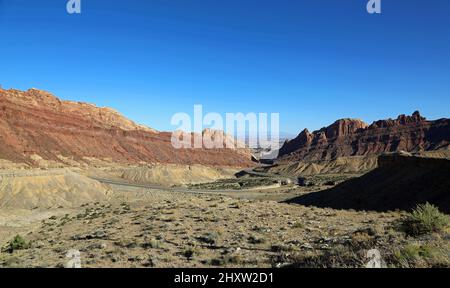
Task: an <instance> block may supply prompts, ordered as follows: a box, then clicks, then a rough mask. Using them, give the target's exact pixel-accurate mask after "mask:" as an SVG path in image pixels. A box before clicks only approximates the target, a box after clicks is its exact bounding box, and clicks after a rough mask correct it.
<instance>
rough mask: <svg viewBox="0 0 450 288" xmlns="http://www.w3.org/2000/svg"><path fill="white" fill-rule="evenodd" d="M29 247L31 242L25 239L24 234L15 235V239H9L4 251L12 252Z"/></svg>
mask: <svg viewBox="0 0 450 288" xmlns="http://www.w3.org/2000/svg"><path fill="white" fill-rule="evenodd" d="M28 247H29V243H27V241H25V239H23V237H22V236H20V235H17V236H16V237H14V239H12V240H11V241H9V243H8V245H7V246H6V247H5V249H4V251H6V252H9V253H12V252H14V251H16V250H24V249H28Z"/></svg>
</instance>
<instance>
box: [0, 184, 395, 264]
mask: <svg viewBox="0 0 450 288" xmlns="http://www.w3.org/2000/svg"><path fill="white" fill-rule="evenodd" d="M114 191H115V192H114V195H113V197H112V198H111V200H109V201H107V202H106V201H105V202H98V203H91V204H89V205H86V206H84V207H80V208H79V209H72V210H67V209H55V210H48V211H27V212H24V211H19V210H18V211H15V212H12V211H1V212H0V213H2V214H0V215H2V216H4V215H9V216H8V217H7V218H4V217H2V218H3V220H2V221H0V231H1V232H0V235H2V237H1V242H2V243H1V244H2V245H5V243H6V242H7V241H8V240H10V238H11V237H12V236H13V235H15V234H21V235H23V237H24V238H25V239H26V240H27V241H30V242H31V248H29V249H26V250H20V251H16V252H14V253H12V254H10V253H2V254H0V255H1V257H0V263H3V266H19V267H60V266H63V265H64V263H65V262H66V261H67V259H65V255H66V253H67V251H68V250H70V249H76V250H79V251H81V258H82V263H83V266H84V267H220V266H226V267H273V266H277V265H278V266H283V265H287V264H289V261H290V260H287V259H285V257H288V258H289V256H290V255H297V254H299V253H300V254H303V255H309V254H310V253H320V252H321V251H326V250H328V249H331V247H333V246H334V245H342V244H345V243H350V244H351V243H353V242H352V241H354V239H353V238H354V237H353V236H354V235H356V234H355V233H360V232H358V231H366V230H367V231H375V232H374V233H375V235H377V236H369V235H366V236H365V237H369V238H370V239H369V240H367V241H372V240H373V241H372V242H371V245H373V246H374V247H376V246H377V245H378V244H377V243H378V242H377V241H379V245H383V244H382V243H384V241H387V239H388V238H386V239H385V237H388V236H386V235H389V234H395V232H392V228H391V226H392V223H393V222H394V221H395V220H397V219H398V218H399V217H400V215H399V213H395V212H393V213H369V212H367V213H365V212H352V211H335V210H331V209H318V208H308V207H303V206H298V205H289V204H281V203H278V202H275V201H270V200H267V199H263V198H264V197H263V196H262V195H264V194H262V195H259V196H260V197H251V194H249V195H246V197H239V196H237V195H235V198H232V197H230V196H226V195H211V194H193V193H182V192H169V191H157V190H148V189H142V188H140V189H139V188H132V187H124V188H118V187H115V188H114ZM264 193H267V191H264ZM254 194H256V195H257V194H258V192H256V191H255V192H254ZM242 198H248V199H242ZM257 198H259V199H257ZM51 216H54V217H51ZM364 233H366V232H363V234H364ZM375 237H381V238H382V240H375ZM372 238H373V239H372ZM381 238H380V239H381ZM353 244H354V243H353ZM353 244H352V245H353ZM381 248H383V247H381ZM361 253H362V254H361V255H360V256H358V257H360V261H361V263H363V262H364V261H365V260H366V259H365V256H364V253H363V252H361ZM2 261H3V262H2Z"/></svg>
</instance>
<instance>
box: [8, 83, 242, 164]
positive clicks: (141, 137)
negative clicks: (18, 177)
mask: <svg viewBox="0 0 450 288" xmlns="http://www.w3.org/2000/svg"><path fill="white" fill-rule="evenodd" d="M0 159H2V160H3V161H9V162H11V163H26V164H28V165H29V166H41V163H44V162H46V163H49V162H50V163H54V164H61V165H70V166H72V165H76V164H80V163H81V164H88V165H89V164H92V163H98V162H99V161H106V162H111V163H121V164H128V163H130V164H135V163H173V164H187V165H191V164H203V165H210V166H239V167H246V166H250V165H251V155H250V153H249V152H248V151H247V150H246V149H175V148H174V147H173V146H172V144H171V133H169V132H157V131H155V130H153V129H151V128H148V127H145V126H142V125H138V124H136V123H134V122H133V121H131V120H129V119H127V118H125V117H123V116H122V115H120V114H119V113H118V112H116V111H114V110H113V109H110V108H99V107H96V106H94V105H92V104H86V103H79V102H72V101H62V100H60V99H58V98H57V97H55V96H53V95H52V94H50V93H48V92H44V91H40V90H36V89H30V90H28V91H19V90H13V89H10V90H3V89H0Z"/></svg>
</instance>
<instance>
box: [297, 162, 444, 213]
mask: <svg viewBox="0 0 450 288" xmlns="http://www.w3.org/2000/svg"><path fill="white" fill-rule="evenodd" d="M378 163H379V168H377V169H375V170H373V171H371V172H369V173H368V174H366V175H364V176H362V177H360V178H356V179H352V180H349V181H347V182H344V183H342V184H340V185H338V186H336V187H334V188H332V189H328V190H325V191H320V192H315V193H311V194H307V195H304V196H300V197H297V198H294V199H292V200H291V201H289V202H294V203H298V204H302V205H312V206H317V207H331V208H336V209H355V210H375V211H389V210H395V209H405V210H408V209H411V208H413V207H415V206H416V205H417V204H420V203H425V202H430V203H432V204H434V205H436V206H438V207H439V208H440V209H441V210H442V211H444V212H446V213H450V177H449V175H450V160H448V159H436V158H423V157H414V156H406V155H400V154H393V155H383V156H380V157H379V159H378Z"/></svg>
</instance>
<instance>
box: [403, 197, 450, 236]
mask: <svg viewBox="0 0 450 288" xmlns="http://www.w3.org/2000/svg"><path fill="white" fill-rule="evenodd" d="M448 225H449V218H448V216H447V215H445V214H443V213H441V212H440V211H439V209H438V208H437V207H435V206H433V205H432V204H430V203H428V202H427V203H425V204H420V205H418V206H417V208H416V209H414V210H413V211H412V212H411V213H410V214H409V215H408V216H407V217H406V218H405V220H404V221H403V227H404V229H405V232H406V233H408V234H409V235H412V236H418V235H423V234H429V233H432V232H439V231H441V230H442V229H444V228H446V227H447V226H448Z"/></svg>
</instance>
